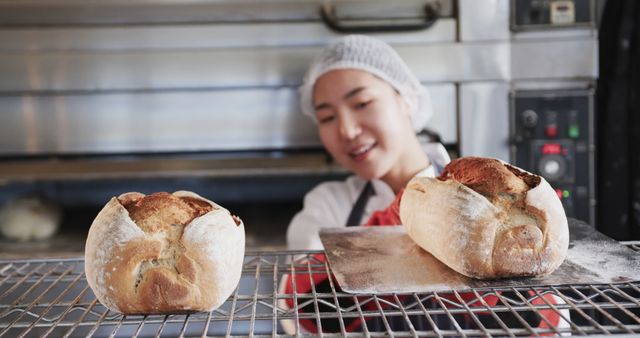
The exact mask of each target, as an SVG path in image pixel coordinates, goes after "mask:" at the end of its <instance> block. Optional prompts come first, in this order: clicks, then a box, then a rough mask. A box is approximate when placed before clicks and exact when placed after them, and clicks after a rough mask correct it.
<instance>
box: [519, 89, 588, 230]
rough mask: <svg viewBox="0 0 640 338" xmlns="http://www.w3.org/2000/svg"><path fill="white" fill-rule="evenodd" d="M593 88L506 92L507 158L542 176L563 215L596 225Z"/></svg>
mask: <svg viewBox="0 0 640 338" xmlns="http://www.w3.org/2000/svg"><path fill="white" fill-rule="evenodd" d="M593 102H594V97H593V91H591V90H574V91H568V90H562V91H516V92H514V93H512V95H511V109H510V110H511V111H510V115H511V116H510V117H511V121H510V122H511V123H510V135H511V147H510V148H511V162H512V163H514V164H515V165H516V166H518V167H521V168H523V169H526V170H528V171H531V172H533V173H536V174H538V175H540V176H542V177H544V178H545V179H546V180H547V182H549V184H551V186H552V187H553V188H554V189H555V191H556V193H557V195H558V198H559V199H560V200H561V201H562V205H563V206H564V209H565V212H566V214H567V216H569V217H573V218H578V219H581V220H583V221H585V222H588V223H590V224H592V225H595V191H594V189H595V173H594V165H595V162H594V161H595V158H594V151H595V140H594V135H593V127H594V126H593V113H594V112H593V109H594V107H593Z"/></svg>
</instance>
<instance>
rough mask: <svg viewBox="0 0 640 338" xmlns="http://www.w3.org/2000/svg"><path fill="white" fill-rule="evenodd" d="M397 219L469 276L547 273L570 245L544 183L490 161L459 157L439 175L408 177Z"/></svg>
mask: <svg viewBox="0 0 640 338" xmlns="http://www.w3.org/2000/svg"><path fill="white" fill-rule="evenodd" d="M400 218H401V220H402V223H403V225H404V226H405V227H406V229H407V233H408V234H409V236H410V237H411V238H412V239H413V240H414V241H415V242H416V243H417V244H418V245H419V246H421V247H422V248H423V249H425V250H426V251H428V252H429V253H431V254H432V255H434V256H435V257H436V258H438V259H439V260H440V261H442V262H443V263H445V264H446V265H448V266H449V267H450V268H452V269H453V270H455V271H457V272H459V273H461V274H463V275H466V276H469V277H474V278H498V277H513V276H535V275H544V274H549V273H551V272H552V271H553V270H555V269H556V268H558V267H559V266H560V264H561V263H562V262H563V261H564V259H565V257H566V254H567V250H568V246H569V228H568V224H567V218H566V216H565V213H564V209H563V208H562V204H561V202H560V200H559V199H558V197H557V195H556V194H555V191H554V190H553V189H552V188H551V186H550V185H549V184H548V183H547V182H546V181H545V180H544V178H542V177H540V176H537V175H534V174H531V173H529V172H526V171H524V170H521V169H519V168H516V167H514V166H511V165H509V164H506V163H503V162H501V161H499V160H496V159H489V158H481V157H465V158H460V159H457V160H455V161H452V162H451V163H450V164H449V165H447V167H446V168H445V170H444V172H443V173H442V175H441V176H440V177H438V178H427V177H416V178H414V179H412V180H411V181H410V182H409V184H408V185H407V187H406V189H405V192H404V194H403V197H402V200H401V202H400Z"/></svg>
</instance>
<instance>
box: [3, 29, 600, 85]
mask: <svg viewBox="0 0 640 338" xmlns="http://www.w3.org/2000/svg"><path fill="white" fill-rule="evenodd" d="M394 47H395V48H396V49H397V51H398V53H399V54H400V55H401V56H402V57H403V58H404V59H405V60H406V61H407V63H408V64H409V66H410V68H411V69H412V70H413V71H414V72H415V73H416V75H417V76H418V78H419V79H420V80H421V81H423V82H469V81H486V80H509V79H514V80H517V79H530V78H551V79H553V78H576V77H578V78H579V77H582V78H585V77H594V76H597V58H595V57H584V54H585V53H589V54H594V53H595V48H597V40H596V39H595V38H584V39H580V40H577V39H571V40H564V39H560V40H553V41H547V40H521V41H514V42H512V43H509V42H500V41H495V42H481V43H470V44H458V43H443V44H422V45H413V44H411V45H407V44H398V45H394ZM319 50H320V47H288V48H277V47H274V48H211V49H196V50H154V51H100V52H98V51H42V52H3V53H0V73H2V74H3V78H2V80H0V91H5V92H20V91H51V90H54V91H66V90H85V91H86V90H88V91H91V90H114V89H127V90H130V89H161V88H197V87H222V88H224V87H256V86H257V87H262V86H289V85H298V84H299V83H300V81H301V79H302V76H303V74H304V72H305V71H306V68H307V66H308V65H309V63H310V62H311V60H312V59H313V57H314V55H316V53H317V52H318V51H319Z"/></svg>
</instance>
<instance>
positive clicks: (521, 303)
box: [0, 242, 640, 337]
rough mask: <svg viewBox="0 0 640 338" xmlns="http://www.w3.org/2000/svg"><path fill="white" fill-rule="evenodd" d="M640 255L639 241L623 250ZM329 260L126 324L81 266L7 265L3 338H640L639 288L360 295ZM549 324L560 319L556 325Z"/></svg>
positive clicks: (258, 261) (281, 255)
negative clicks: (312, 281)
mask: <svg viewBox="0 0 640 338" xmlns="http://www.w3.org/2000/svg"><path fill="white" fill-rule="evenodd" d="M624 244H625V245H627V246H628V247H630V248H632V249H634V250H636V251H639V252H640V242H625V243H624ZM322 257H323V254H322V252H253V253H247V255H246V257H245V262H244V267H243V275H242V278H241V281H240V283H239V285H238V287H237V288H236V290H235V292H234V293H233V294H232V295H231V296H230V297H229V299H228V300H227V301H226V302H225V303H224V304H223V305H222V306H221V307H220V308H218V309H216V310H214V311H211V312H208V313H202V312H200V313H190V314H169V315H145V316H142V315H135V316H123V315H120V314H118V313H115V312H112V311H110V310H108V309H107V308H105V307H104V306H102V305H101V304H100V302H98V301H97V300H96V298H95V297H94V294H93V292H92V290H91V289H90V288H89V287H88V285H87V283H86V279H85V276H84V267H83V261H82V259H62V260H20V261H0V337H87V336H95V337H218V336H225V337H233V336H249V337H306V336H320V337H336V336H367V337H418V336H426V337H450V336H455V337H480V336H481V337H503V336H510V337H516V336H542V335H618V334H620V335H633V334H638V333H640V282H633V283H621V284H604V285H600V284H599V285H568V286H546V287H509V288H478V289H470V290H464V291H451V292H446V293H445V292H431V293H425V294H418V293H401V294H388V295H365V296H362V295H359V296H354V295H351V294H347V293H344V292H341V291H340V289H339V286H338V285H336V283H335V282H334V281H333V280H332V279H331V278H328V279H326V281H325V283H324V284H325V285H324V286H322V287H321V286H320V285H318V286H314V287H313V288H312V289H311V290H310V292H305V293H303V292H296V290H295V288H294V290H293V292H291V293H284V292H282V291H280V290H279V285H280V284H281V283H282V280H283V279H286V278H293V279H295V278H303V279H304V278H312V277H314V276H316V275H319V274H322V275H324V274H327V273H331V269H330V267H329V265H328V264H327V263H326V262H324V259H321V258H322ZM551 318H555V320H554V319H551Z"/></svg>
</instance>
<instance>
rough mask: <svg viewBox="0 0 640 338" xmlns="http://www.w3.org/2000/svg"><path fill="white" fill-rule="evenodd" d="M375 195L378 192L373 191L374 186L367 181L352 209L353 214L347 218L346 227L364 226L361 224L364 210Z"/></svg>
mask: <svg viewBox="0 0 640 338" xmlns="http://www.w3.org/2000/svg"><path fill="white" fill-rule="evenodd" d="M375 194H376V192H375V190H374V189H373V184H371V181H367V184H365V185H364V188H363V189H362V192H361V193H360V196H358V199H357V200H356V203H355V204H354V205H353V208H351V213H349V217H348V218H347V225H346V226H348V227H350V226H356V225H362V224H361V222H362V215H363V214H364V209H365V207H366V206H367V202H369V198H371V196H373V195H375Z"/></svg>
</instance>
